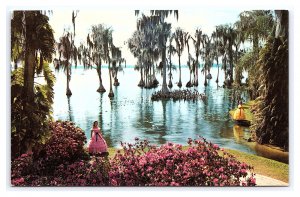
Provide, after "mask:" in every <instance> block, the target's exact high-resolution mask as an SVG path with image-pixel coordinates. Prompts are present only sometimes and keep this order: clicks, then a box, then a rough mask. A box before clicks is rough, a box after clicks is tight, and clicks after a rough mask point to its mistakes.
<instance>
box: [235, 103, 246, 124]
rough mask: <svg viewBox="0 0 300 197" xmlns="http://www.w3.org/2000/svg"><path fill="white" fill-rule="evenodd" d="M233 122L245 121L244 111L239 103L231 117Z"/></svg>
mask: <svg viewBox="0 0 300 197" xmlns="http://www.w3.org/2000/svg"><path fill="white" fill-rule="evenodd" d="M233 119H234V120H245V119H246V116H245V110H244V109H243V106H242V102H241V101H240V102H239V105H238V108H237V109H236V110H235V112H234V115H233Z"/></svg>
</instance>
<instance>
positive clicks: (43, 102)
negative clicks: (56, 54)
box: [11, 63, 55, 157]
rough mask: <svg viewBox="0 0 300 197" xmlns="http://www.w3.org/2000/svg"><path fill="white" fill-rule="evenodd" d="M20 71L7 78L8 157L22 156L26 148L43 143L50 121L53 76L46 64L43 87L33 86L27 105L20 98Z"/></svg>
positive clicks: (21, 87) (21, 69)
mask: <svg viewBox="0 0 300 197" xmlns="http://www.w3.org/2000/svg"><path fill="white" fill-rule="evenodd" d="M23 70H24V69H23V67H20V68H18V69H16V70H14V71H13V72H12V76H11V142H12V144H11V145H12V149H11V150H12V157H15V156H18V155H20V154H21V153H24V152H25V151H27V150H28V148H30V147H33V146H35V145H37V144H40V143H44V142H45V140H46V138H47V136H48V131H49V121H50V120H51V119H52V117H51V114H52V104H53V97H54V92H53V85H54V82H55V76H54V75H53V73H52V71H51V69H50V67H49V65H48V64H47V63H45V64H44V66H43V74H44V77H45V81H46V84H37V85H35V86H34V90H35V96H34V101H33V102H30V103H28V102H27V100H26V99H25V98H24V97H23V88H24V82H23V81H24V78H23Z"/></svg>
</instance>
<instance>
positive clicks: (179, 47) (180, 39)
mask: <svg viewBox="0 0 300 197" xmlns="http://www.w3.org/2000/svg"><path fill="white" fill-rule="evenodd" d="M173 37H174V39H175V43H176V53H177V55H178V65H179V82H178V84H177V85H178V87H181V86H182V82H181V63H180V57H181V55H182V52H183V49H184V31H183V30H182V29H181V28H180V27H178V28H177V29H176V30H175V32H174V34H173Z"/></svg>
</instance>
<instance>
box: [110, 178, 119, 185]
mask: <svg viewBox="0 0 300 197" xmlns="http://www.w3.org/2000/svg"><path fill="white" fill-rule="evenodd" d="M110 182H111V185H112V186H117V185H118V183H117V181H116V180H115V179H111V181H110Z"/></svg>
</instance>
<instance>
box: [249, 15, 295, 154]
mask: <svg viewBox="0 0 300 197" xmlns="http://www.w3.org/2000/svg"><path fill="white" fill-rule="evenodd" d="M275 13H276V24H275V25H274V27H275V28H274V31H273V32H272V34H271V36H269V37H268V39H267V43H266V44H265V46H264V47H263V48H262V49H261V52H260V54H259V60H258V61H257V62H256V64H255V67H256V70H258V72H257V75H256V79H255V80H256V83H259V86H260V88H259V91H258V98H256V101H257V104H256V110H255V113H254V116H255V121H254V124H253V126H252V127H251V130H252V131H253V133H254V136H255V139H256V140H257V141H258V142H259V143H262V144H274V145H277V146H280V147H283V148H284V149H286V150H288V148H289V128H288V127H289V96H288V95H289V94H288V89H289V88H288V86H289V85H288V81H289V77H288V76H289V72H288V67H289V65H288V64H289V47H288V27H289V20H288V11H287V10H276V11H275Z"/></svg>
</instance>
